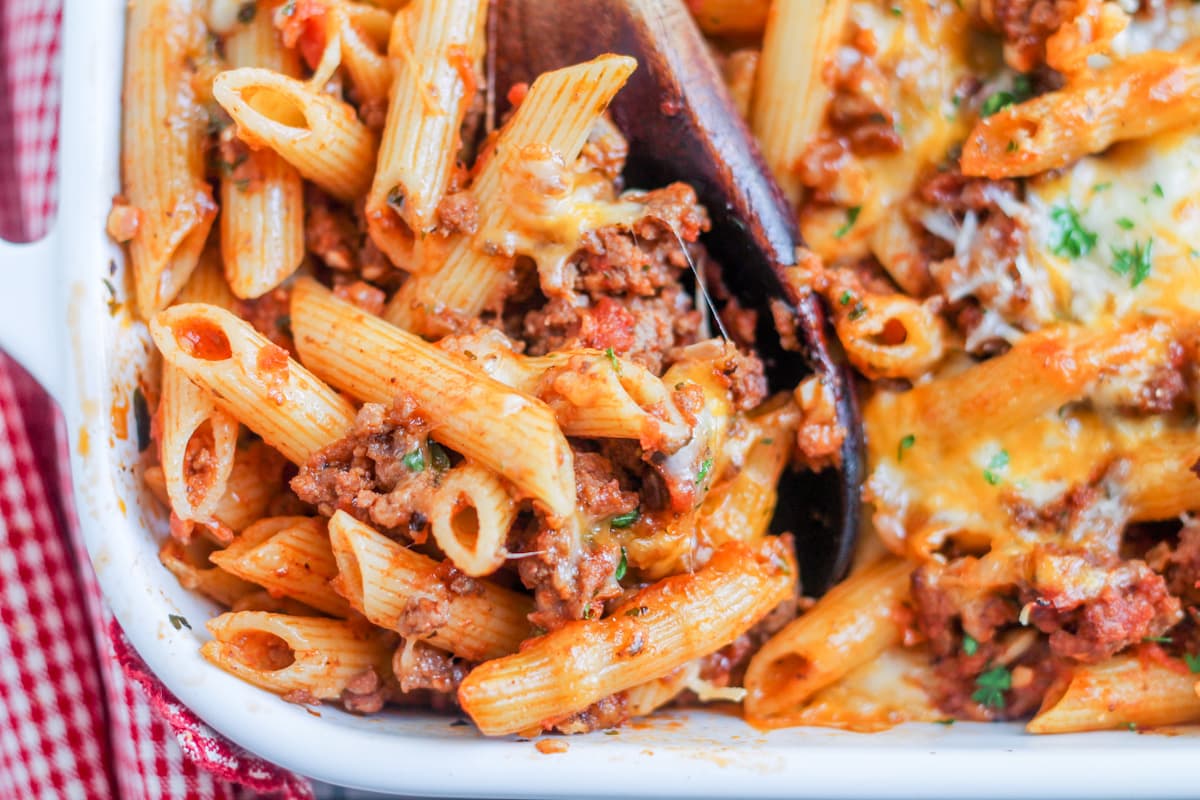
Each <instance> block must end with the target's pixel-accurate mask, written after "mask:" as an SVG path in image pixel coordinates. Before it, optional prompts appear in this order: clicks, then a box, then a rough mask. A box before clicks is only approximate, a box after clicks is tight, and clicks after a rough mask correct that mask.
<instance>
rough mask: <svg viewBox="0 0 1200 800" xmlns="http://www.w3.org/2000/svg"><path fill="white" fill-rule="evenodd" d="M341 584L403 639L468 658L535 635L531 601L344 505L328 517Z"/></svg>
mask: <svg viewBox="0 0 1200 800" xmlns="http://www.w3.org/2000/svg"><path fill="white" fill-rule="evenodd" d="M329 538H330V542H331V544H332V546H333V554H334V558H335V559H336V560H337V566H338V578H337V581H336V584H335V585H336V586H337V588H338V590H339V591H340V592H341V593H342V594H343V595H344V596H345V597H346V599H347V600H349V601H350V605H351V606H353V607H354V609H355V610H356V611H359V612H361V613H362V615H363V616H365V617H366V618H367V619H368V620H370V621H371V622H372V623H374V624H375V625H378V626H380V627H382V628H388V629H389V630H394V631H397V632H398V633H400V635H401V636H403V637H404V638H405V639H410V638H417V639H425V640H427V641H428V642H429V643H430V644H432V645H434V646H436V647H439V648H441V649H443V650H449V651H450V652H451V653H454V654H455V655H456V656H461V657H462V658H465V659H467V660H468V661H480V660H483V659H488V658H498V657H500V656H504V655H508V654H509V653H513V652H515V651H516V649H517V647H518V646H520V644H521V642H522V641H524V640H525V639H528V638H529V637H530V635H532V630H533V629H532V626H530V624H529V622H528V621H527V620H526V619H525V617H526V615H527V614H528V613H529V612H530V611H532V604H531V603H530V602H529V601H528V599H526V598H525V597H523V596H522V595H520V594H517V593H516V592H513V591H510V590H508V589H504V588H501V587H500V586H497V585H495V584H492V583H489V582H487V581H476V580H470V579H463V580H465V581H466V583H465V584H463V585H459V583H460V582H459V581H455V579H454V575H453V572H452V571H447V570H446V569H445V568H444V566H443V565H442V564H439V563H438V562H436V561H434V560H433V559H431V558H428V557H427V556H423V555H421V554H419V553H415V552H413V551H412V550H408V549H406V548H404V547H401V546H400V545H399V544H396V543H395V542H393V541H392V540H391V539H388V538H387V537H386V536H384V535H382V534H380V533H377V532H376V531H374V530H372V529H371V528H370V527H368V526H366V525H364V524H362V523H361V522H359V521H358V520H356V519H354V518H353V517H351V516H350V515H349V514H347V513H346V512H344V511H338V512H337V513H336V514H334V515H333V518H332V519H330V520H329ZM445 566H449V565H445Z"/></svg>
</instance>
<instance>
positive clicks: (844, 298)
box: [838, 289, 854, 306]
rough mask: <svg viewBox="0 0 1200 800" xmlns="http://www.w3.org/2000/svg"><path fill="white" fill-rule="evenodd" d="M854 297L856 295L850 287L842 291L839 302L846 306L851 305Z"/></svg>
mask: <svg viewBox="0 0 1200 800" xmlns="http://www.w3.org/2000/svg"><path fill="white" fill-rule="evenodd" d="M853 299H854V295H853V294H851V293H850V290H849V289H847V290H846V291H844V292H842V295H841V297H839V298H838V302H839V303H841V304H842V305H844V306H848V305H850V301H851V300H853Z"/></svg>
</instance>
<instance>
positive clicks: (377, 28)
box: [325, 0, 392, 105]
mask: <svg viewBox="0 0 1200 800" xmlns="http://www.w3.org/2000/svg"><path fill="white" fill-rule="evenodd" d="M391 24H392V14H390V13H388V12H387V11H386V10H385V9H382V8H375V7H373V6H369V5H367V4H365V3H354V2H350V1H349V0H336V2H334V3H332V4H330V5H329V7H328V10H327V11H326V16H325V26H326V30H327V31H334V36H336V38H337V39H338V40H339V42H340V43H341V57H342V66H343V67H345V68H346V74H348V75H349V76H350V82H351V83H352V84H354V89H355V92H356V93H357V95H358V100H359V102H360V103H361V104H363V105H370V104H373V103H382V102H384V101H386V100H387V96H388V90H389V89H390V88H391V86H392V67H391V65H390V64H388V61H387V58H386V57H385V56H384V54H383V53H382V52H381V51H382V50H383V49H384V48H385V47H386V46H387V39H388V33H387V32H388V30H389V29H390V27H391ZM331 38H332V37H331Z"/></svg>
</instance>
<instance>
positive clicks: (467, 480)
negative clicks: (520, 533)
mask: <svg viewBox="0 0 1200 800" xmlns="http://www.w3.org/2000/svg"><path fill="white" fill-rule="evenodd" d="M516 518H517V508H516V505H515V504H514V503H513V499H512V497H511V496H510V494H509V492H508V489H507V488H506V487H505V485H504V482H503V481H502V480H500V479H499V478H497V477H496V475H495V474H493V473H492V472H490V471H489V470H486V469H484V468H483V467H479V466H475V465H473V464H467V465H462V466H459V467H456V468H455V469H452V470H450V472H449V473H448V474H447V475H446V477H445V478H444V479H443V480H442V483H441V485H440V486H439V487H438V489H437V493H436V494H434V497H433V503H432V506H431V508H430V509H429V524H430V527H431V528H432V529H433V538H434V540H435V541H436V542H437V545H438V547H439V548H440V549H441V551H442V552H443V553H445V554H446V557H447V558H448V559H450V561H451V562H453V563H454V566H456V567H457V568H458V569H460V570H462V571H463V572H465V573H467V574H468V575H471V576H473V577H480V576H483V575H490V574H492V573H493V572H495V571H496V570H497V569H499V568H500V567H501V566H503V564H504V559H505V556H507V555H508V551H507V549H506V548H505V541H506V539H507V537H508V530H509V528H511V527H512V524H513V522H514V521H515V520H516Z"/></svg>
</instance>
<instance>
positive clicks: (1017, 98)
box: [979, 75, 1033, 117]
mask: <svg viewBox="0 0 1200 800" xmlns="http://www.w3.org/2000/svg"><path fill="white" fill-rule="evenodd" d="M1031 97H1033V83H1032V82H1031V81H1030V80H1029V76H1028V75H1018V76H1017V77H1016V78H1014V79H1013V85H1012V90H1011V91H1003V90H1001V91H999V92H995V93H993V94H992V95H991V96H989V97H988V99H986V100H984V101H983V106H982V107H981V108H980V109H979V116H981V117H990V116H991V115H992V114H995V113H996V112H998V111H1002V110H1003V109H1006V108H1008V107H1009V106H1011V105H1015V104H1017V103H1024V102H1025V101H1026V100H1028V99H1029V98H1031Z"/></svg>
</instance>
